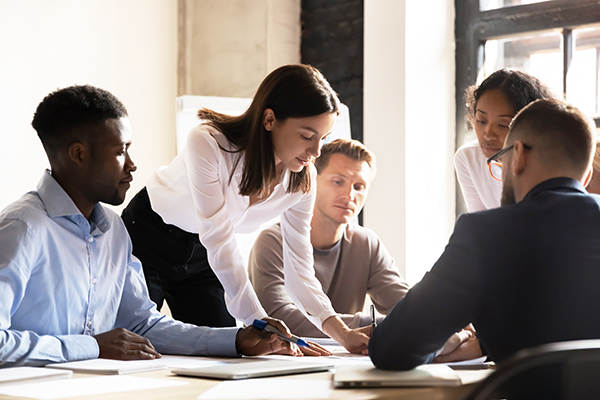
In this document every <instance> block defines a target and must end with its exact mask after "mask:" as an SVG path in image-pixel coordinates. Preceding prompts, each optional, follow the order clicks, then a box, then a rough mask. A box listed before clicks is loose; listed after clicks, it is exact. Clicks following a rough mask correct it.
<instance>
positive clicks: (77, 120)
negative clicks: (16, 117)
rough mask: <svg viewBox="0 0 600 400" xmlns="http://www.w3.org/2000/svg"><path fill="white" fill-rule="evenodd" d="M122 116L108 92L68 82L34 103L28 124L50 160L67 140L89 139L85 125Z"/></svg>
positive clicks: (118, 104)
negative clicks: (67, 84)
mask: <svg viewBox="0 0 600 400" xmlns="http://www.w3.org/2000/svg"><path fill="white" fill-rule="evenodd" d="M126 116H127V109H126V108H125V106H124V105H123V103H121V102H120V101H119V99H117V98H116V97H115V96H114V95H113V94H111V93H110V92H108V91H106V90H104V89H100V88H97V87H94V86H90V85H83V86H70V87H66V88H64V89H59V90H56V91H54V92H52V93H50V94H49V95H47V96H46V97H45V98H44V100H42V102H41V103H40V104H39V105H38V107H37V109H36V111H35V114H34V116H33V121H32V122H31V125H32V126H33V128H34V129H35V130H36V131H37V134H38V136H39V138H40V140H41V141H42V144H43V145H44V149H45V150H46V154H47V155H48V158H49V159H50V161H52V159H53V158H54V157H55V156H56V154H57V153H58V152H59V151H60V149H61V148H63V147H67V146H68V145H69V144H70V143H71V142H73V141H81V140H84V139H93V134H94V132H93V129H87V128H92V127H93V126H94V125H96V124H99V123H102V122H104V121H106V120H107V119H118V118H121V117H126ZM82 128H83V129H82ZM82 135H87V137H82Z"/></svg>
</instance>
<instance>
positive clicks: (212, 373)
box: [171, 360, 335, 379]
mask: <svg viewBox="0 0 600 400" xmlns="http://www.w3.org/2000/svg"><path fill="white" fill-rule="evenodd" d="M334 367H335V365H333V364H324V363H312V362H295V361H275V360H265V361H253V362H242V363H233V364H222V365H215V366H209V367H199V368H173V369H171V372H173V373H174V374H177V375H184V376H196V377H200V378H216V379H249V378H262V377H266V376H277V375H292V374H304V373H307V372H322V371H328V370H330V369H332V368H334Z"/></svg>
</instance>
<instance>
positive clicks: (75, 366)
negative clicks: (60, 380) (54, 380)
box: [46, 358, 169, 375]
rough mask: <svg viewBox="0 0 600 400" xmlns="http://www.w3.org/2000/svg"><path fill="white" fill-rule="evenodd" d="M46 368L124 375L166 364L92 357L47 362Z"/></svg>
mask: <svg viewBox="0 0 600 400" xmlns="http://www.w3.org/2000/svg"><path fill="white" fill-rule="evenodd" d="M46 368H57V369H66V370H71V371H74V372H82V373H86V374H104V375H125V374H137V373H140V372H150V371H157V370H161V369H167V368H169V367H167V365H166V364H165V363H163V362H162V361H161V360H160V359H158V360H131V361H123V360H107V359H105V358H94V359H91V360H83V361H71V362H66V363H60V364H48V365H46Z"/></svg>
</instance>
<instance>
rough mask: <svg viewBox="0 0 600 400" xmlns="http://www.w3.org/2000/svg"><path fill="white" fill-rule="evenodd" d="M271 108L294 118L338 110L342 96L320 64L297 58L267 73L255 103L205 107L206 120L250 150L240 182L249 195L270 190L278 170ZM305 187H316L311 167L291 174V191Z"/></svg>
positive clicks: (280, 115) (277, 115) (282, 116)
mask: <svg viewBox="0 0 600 400" xmlns="http://www.w3.org/2000/svg"><path fill="white" fill-rule="evenodd" d="M267 108H269V109H271V110H273V113H274V114H275V118H276V119H277V120H278V121H280V122H283V121H285V120H286V119H288V118H305V117H316V116H318V115H321V114H324V113H338V112H339V108H340V101H339V99H338V97H337V94H336V93H335V92H334V90H333V89H332V88H331V86H330V85H329V82H327V79H325V77H324V76H323V74H322V73H321V72H320V71H319V70H318V69H316V68H314V67H311V66H310V65H304V64H291V65H284V66H281V67H279V68H277V69H275V70H274V71H273V72H271V73H270V74H269V75H267V77H266V78H265V79H264V80H263V81H262V83H261V84H260V86H259V87H258V90H257V91H256V94H255V95H254V98H253V99H252V103H251V104H250V107H249V108H248V110H246V112H244V113H243V114H242V115H240V116H229V115H225V114H221V113H217V112H215V111H212V110H208V109H205V108H204V109H201V110H199V111H198V117H199V118H200V119H201V120H207V121H208V124H210V125H212V126H214V127H215V128H217V129H218V130H220V131H221V132H223V134H224V135H225V137H226V138H227V140H229V142H230V143H232V144H233V145H234V146H235V147H236V148H237V150H238V151H239V152H242V153H243V154H244V168H243V173H242V181H241V183H240V194H241V195H244V196H252V195H263V196H268V193H269V183H270V182H271V180H272V179H274V178H275V176H276V170H275V154H274V152H273V142H272V140H271V132H269V131H267V130H266V129H265V127H264V125H263V115H264V112H265V110H266V109H267ZM238 160H239V158H238ZM236 166H237V164H236ZM231 176H233V171H232V175H231ZM230 181H231V177H230ZM299 190H301V191H303V192H304V193H306V192H308V191H309V190H310V174H309V170H308V168H303V169H302V171H300V172H292V174H291V179H290V185H289V187H288V188H287V191H288V192H296V191H299Z"/></svg>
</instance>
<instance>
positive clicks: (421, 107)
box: [364, 0, 455, 283]
mask: <svg viewBox="0 0 600 400" xmlns="http://www.w3.org/2000/svg"><path fill="white" fill-rule="evenodd" d="M432 10H435V12H432ZM424 18H426V22H425V20H424ZM454 71H455V69H454V2H453V1H452V0H432V1H427V2H419V1H397V0H378V1H369V0H367V1H365V83H364V85H365V87H364V95H365V98H364V105H365V114H364V121H365V122H364V137H365V144H366V145H367V146H368V147H369V148H370V149H371V150H372V151H373V152H374V153H375V155H376V156H377V165H378V172H377V177H376V178H375V180H374V182H373V187H372V189H371V193H370V194H369V199H368V201H367V204H366V211H365V225H366V226H368V227H370V228H372V229H374V230H375V231H376V232H377V233H378V234H379V236H380V237H381V238H382V240H383V242H384V243H385V245H386V247H387V248H388V249H389V250H390V252H391V253H392V256H393V257H394V258H395V260H396V262H397V264H398V266H399V268H400V271H401V273H403V274H404V276H405V277H406V279H407V280H408V281H409V283H416V282H418V281H419V280H420V279H421V277H422V275H423V274H424V273H425V272H426V271H427V270H429V269H430V268H431V266H432V265H433V264H434V263H435V261H436V260H437V258H438V257H439V256H440V254H441V253H442V252H443V249H444V246H445V245H446V243H447V241H448V238H449V235H450V233H451V232H452V228H453V226H454V218H455V211H454V210H455V201H454V182H455V179H454V169H453V165H452V155H453V153H454V137H455V127H454V119H455V103H454V102H455V100H454V93H455V91H454V80H455V78H454Z"/></svg>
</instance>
